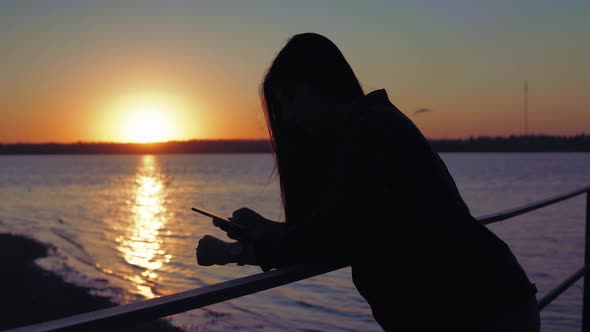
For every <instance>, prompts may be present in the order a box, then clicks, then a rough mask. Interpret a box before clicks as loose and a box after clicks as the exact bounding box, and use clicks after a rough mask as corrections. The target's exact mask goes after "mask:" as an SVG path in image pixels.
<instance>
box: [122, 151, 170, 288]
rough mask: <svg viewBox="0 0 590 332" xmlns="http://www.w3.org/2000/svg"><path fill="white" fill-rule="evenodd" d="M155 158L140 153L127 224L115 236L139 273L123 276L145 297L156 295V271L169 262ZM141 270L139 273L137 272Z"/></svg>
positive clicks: (161, 184) (162, 189)
mask: <svg viewBox="0 0 590 332" xmlns="http://www.w3.org/2000/svg"><path fill="white" fill-rule="evenodd" d="M163 177H164V174H162V173H160V172H159V167H158V165H157V162H156V160H155V158H154V157H153V156H151V155H146V156H143V158H142V160H141V164H140V165H139V167H138V170H137V174H136V178H135V184H134V187H133V191H132V198H131V199H130V200H129V202H128V203H129V204H128V205H129V207H130V214H129V216H130V217H129V227H128V228H127V229H126V230H125V234H124V235H121V236H119V237H117V239H116V241H117V243H118V248H117V249H118V250H119V251H120V252H121V253H122V254H123V258H124V259H125V261H126V262H127V263H128V264H130V265H132V266H134V267H135V268H136V269H137V270H138V273H136V274H131V275H128V276H126V278H127V279H129V280H130V281H132V282H133V283H134V284H135V285H136V286H137V292H138V293H139V294H141V295H143V296H145V297H148V298H153V297H155V296H156V294H154V292H153V287H154V285H156V284H157V283H158V280H159V278H160V276H159V274H158V272H157V271H158V270H159V269H160V268H161V267H162V266H163V265H164V264H165V263H168V262H170V259H171V258H172V256H171V255H169V254H167V253H166V251H165V250H164V249H163V248H162V244H163V237H162V236H161V232H162V230H163V229H164V227H165V225H166V221H167V220H166V218H167V211H166V190H165V189H166V187H165V185H164V181H163ZM139 271H141V272H139Z"/></svg>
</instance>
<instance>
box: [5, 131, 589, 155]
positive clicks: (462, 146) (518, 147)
mask: <svg viewBox="0 0 590 332" xmlns="http://www.w3.org/2000/svg"><path fill="white" fill-rule="evenodd" d="M430 144H431V145H432V147H433V149H434V150H435V151H437V152H590V135H577V136H543V135H538V136H509V137H477V138H469V139H432V140H430ZM270 152H272V148H271V144H270V142H269V141H267V140H192V141H173V142H165V143H146V144H140V143H86V142H78V143H9V144H0V155H36V154H193V153H270Z"/></svg>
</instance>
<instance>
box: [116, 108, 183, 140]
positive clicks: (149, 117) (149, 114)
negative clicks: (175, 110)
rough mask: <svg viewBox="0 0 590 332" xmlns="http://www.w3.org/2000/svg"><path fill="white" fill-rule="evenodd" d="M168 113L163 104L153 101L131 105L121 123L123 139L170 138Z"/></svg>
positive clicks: (171, 129) (172, 132)
mask: <svg viewBox="0 0 590 332" xmlns="http://www.w3.org/2000/svg"><path fill="white" fill-rule="evenodd" d="M170 113H171V110H169V109H167V107H166V106H165V105H162V104H158V103H154V102H153V101H150V102H148V101H146V102H143V103H139V104H137V105H133V106H132V107H131V108H130V109H129V111H128V115H127V117H126V119H125V121H124V123H123V127H124V136H125V140H126V141H129V142H135V143H153V142H163V141H169V140H171V139H172V137H173V134H174V131H173V126H172V123H171V122H172V121H171V118H170V115H171V114H170Z"/></svg>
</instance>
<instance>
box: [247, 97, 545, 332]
mask: <svg viewBox="0 0 590 332" xmlns="http://www.w3.org/2000/svg"><path fill="white" fill-rule="evenodd" d="M334 114H336V115H334ZM284 130H285V132H287V133H288V134H289V135H290V137H291V139H290V140H289V146H288V147H287V149H288V151H289V153H288V154H283V157H284V159H287V160H284V159H283V160H282V161H283V162H288V163H289V169H290V172H292V174H289V176H288V177H283V175H282V174H281V180H284V183H283V186H285V187H288V190H286V197H285V203H286V206H285V209H286V216H287V222H286V223H285V227H286V231H285V236H284V238H282V239H280V240H279V241H276V239H274V240H273V241H266V240H264V239H261V240H259V241H257V243H255V251H256V255H257V258H258V261H259V262H260V263H261V265H263V266H267V267H268V266H270V267H272V266H280V265H284V264H289V263H316V262H317V263H345V264H351V266H352V275H353V281H354V284H355V286H356V288H357V289H358V291H359V293H360V294H361V295H362V296H363V297H364V298H365V299H366V300H367V302H368V303H369V304H370V306H371V309H372V311H373V315H374V317H375V319H376V320H377V321H378V322H379V323H380V324H381V326H382V327H383V328H384V329H385V330H388V331H389V330H391V331H394V330H395V331H398V329H399V331H405V330H406V329H409V330H412V331H422V330H424V331H426V330H429V329H436V330H441V331H442V330H445V329H444V328H450V329H452V330H454V331H462V330H465V331H467V330H474V329H475V327H476V325H477V324H478V322H481V321H482V320H485V319H486V318H488V317H490V316H491V315H493V314H494V313H496V312H498V311H499V310H501V308H502V307H503V306H506V305H508V304H511V303H514V302H517V301H519V300H521V299H524V298H528V297H530V296H533V295H534V294H535V292H536V288H535V286H534V285H533V284H532V283H531V282H530V281H529V280H528V278H527V276H526V273H525V272H524V271H523V269H522V268H521V266H520V265H519V264H518V262H517V260H516V258H515V257H514V255H513V254H512V252H511V251H510V249H509V248H508V246H507V245H506V244H505V243H504V242H503V241H502V240H500V239H499V238H498V237H496V236H495V235H494V234H493V233H492V232H491V231H489V230H488V229H487V228H486V227H484V226H482V225H481V224H479V223H478V222H477V220H475V219H474V218H473V217H472V216H471V214H470V212H469V209H468V207H467V205H466V204H465V202H464V201H463V199H462V198H461V195H460V194H459V191H458V189H457V186H456V185H455V182H454V181H453V179H452V177H451V175H450V174H449V172H448V171H447V168H446V166H445V165H444V163H443V162H442V160H441V159H440V158H439V156H438V154H437V153H436V152H434V151H432V149H431V147H430V145H429V143H428V142H427V140H426V139H425V138H424V136H423V135H422V134H421V133H420V131H419V130H418V129H417V128H416V126H415V125H414V124H413V123H412V122H411V121H410V120H409V119H408V118H407V117H406V116H405V115H404V114H403V113H402V112H400V111H399V110H398V109H397V108H396V107H395V106H394V105H393V104H391V102H390V101H389V100H388V97H387V94H386V92H385V90H378V91H374V92H372V93H369V94H367V95H366V96H365V97H364V98H362V100H360V101H358V102H357V103H356V104H354V105H353V107H352V108H351V109H349V110H345V111H343V112H340V113H331V116H330V117H329V118H328V117H326V118H325V119H322V118H318V119H316V121H314V125H313V126H308V127H305V128H302V127H301V126H300V127H297V126H289V127H285V128H284Z"/></svg>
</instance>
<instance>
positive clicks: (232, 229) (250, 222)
mask: <svg viewBox="0 0 590 332" xmlns="http://www.w3.org/2000/svg"><path fill="white" fill-rule="evenodd" d="M229 219H230V220H231V221H232V223H234V224H235V225H232V224H229V225H228V224H227V223H225V222H222V221H220V220H218V219H215V218H214V219H213V225H215V226H216V227H219V228H221V229H222V230H223V231H224V232H226V233H227V236H228V237H229V238H230V239H234V240H238V241H244V242H247V241H249V240H252V239H255V238H257V237H258V235H259V233H260V232H263V229H265V228H267V227H266V226H268V225H272V224H279V223H277V222H274V221H271V220H268V219H266V218H264V217H263V216H261V215H260V214H258V213H256V212H254V211H253V210H251V209H248V208H245V207H243V208H240V209H238V210H236V211H234V213H233V214H232V217H230V218H229Z"/></svg>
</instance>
